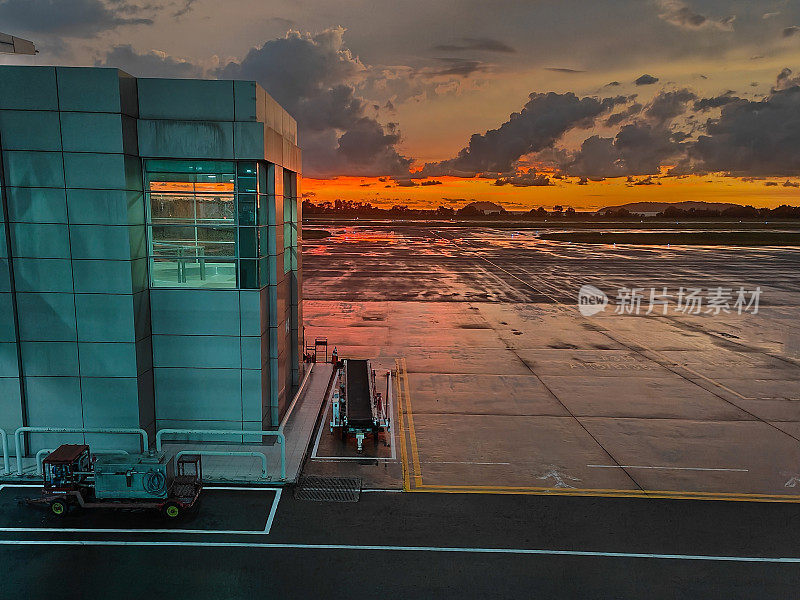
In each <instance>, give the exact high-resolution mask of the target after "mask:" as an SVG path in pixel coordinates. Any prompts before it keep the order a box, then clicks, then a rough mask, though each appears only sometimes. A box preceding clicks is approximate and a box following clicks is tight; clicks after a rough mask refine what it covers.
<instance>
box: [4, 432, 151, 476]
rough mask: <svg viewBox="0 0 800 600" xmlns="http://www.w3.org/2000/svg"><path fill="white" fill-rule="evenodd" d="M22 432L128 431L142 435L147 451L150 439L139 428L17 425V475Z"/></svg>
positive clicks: (20, 458)
mask: <svg viewBox="0 0 800 600" xmlns="http://www.w3.org/2000/svg"><path fill="white" fill-rule="evenodd" d="M23 433H129V434H133V433H135V434H137V435H140V436H142V452H147V450H148V448H149V447H150V441H149V438H148V437H147V432H146V431H145V430H144V429H139V428H134V427H130V428H107V427H19V428H18V429H17V430H16V431H15V432H14V448H15V450H16V452H17V475H20V476H21V475H22V434H23Z"/></svg>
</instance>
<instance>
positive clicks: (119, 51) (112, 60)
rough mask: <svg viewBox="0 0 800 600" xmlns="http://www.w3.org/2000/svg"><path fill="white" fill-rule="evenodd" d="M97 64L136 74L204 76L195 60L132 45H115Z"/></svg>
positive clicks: (185, 76) (151, 75) (184, 76)
mask: <svg viewBox="0 0 800 600" xmlns="http://www.w3.org/2000/svg"><path fill="white" fill-rule="evenodd" d="M95 66H104V67H116V68H117V69H122V70H123V71H126V72H128V73H130V74H131V75H136V76H142V77H143V76H147V77H175V78H179V79H180V78H193V77H202V76H203V68H202V67H201V66H200V65H197V64H195V63H193V62H190V61H186V60H180V59H176V58H173V57H171V56H169V55H168V54H166V53H165V52H158V51H155V50H151V51H149V52H143V53H139V52H136V50H134V49H133V47H132V46H130V45H124V46H114V47H112V48H111V50H109V51H108V53H107V54H106V55H105V57H104V58H103V59H102V60H98V61H97V62H96V63H95Z"/></svg>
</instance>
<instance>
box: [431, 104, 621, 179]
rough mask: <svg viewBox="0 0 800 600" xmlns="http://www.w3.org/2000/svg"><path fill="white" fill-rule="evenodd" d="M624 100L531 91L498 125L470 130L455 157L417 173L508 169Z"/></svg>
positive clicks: (589, 122) (592, 121) (590, 123)
mask: <svg viewBox="0 0 800 600" xmlns="http://www.w3.org/2000/svg"><path fill="white" fill-rule="evenodd" d="M627 101H628V98H627V97H625V96H617V97H614V98H603V99H602V100H601V99H598V98H594V97H585V98H578V97H577V96H576V95H575V94H573V93H571V92H568V93H566V94H558V93H555V92H549V93H534V94H531V95H530V96H529V100H528V102H527V103H526V104H525V106H524V107H523V108H522V110H521V111H520V112H518V113H513V114H512V115H511V116H510V118H509V119H508V121H506V122H505V123H503V124H502V125H501V126H500V127H498V128H497V129H490V130H489V131H486V132H485V133H476V134H474V135H473V136H472V137H471V138H470V140H469V144H468V145H467V147H465V148H463V149H462V150H461V151H460V152H459V153H458V155H457V156H456V157H455V158H452V159H450V160H445V161H442V162H439V163H428V164H427V165H425V167H424V169H423V171H422V173H421V175H423V176H429V175H443V174H452V175H456V176H472V175H475V174H476V173H481V172H495V173H503V172H507V171H511V170H512V167H513V163H514V161H516V160H517V159H519V158H520V157H521V156H523V155H525V154H529V153H531V152H538V151H540V150H544V149H545V148H549V147H551V146H552V145H553V143H554V142H555V141H556V140H557V139H559V138H560V137H561V136H562V135H564V133H566V132H567V131H569V130H570V129H574V128H580V127H590V126H591V125H592V124H593V123H594V121H595V119H596V118H597V117H598V116H600V115H601V114H603V113H604V112H606V111H608V110H611V109H612V108H613V107H614V106H616V105H618V104H622V103H625V102H627Z"/></svg>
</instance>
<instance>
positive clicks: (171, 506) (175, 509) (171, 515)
mask: <svg viewBox="0 0 800 600" xmlns="http://www.w3.org/2000/svg"><path fill="white" fill-rule="evenodd" d="M161 514H163V515H164V516H165V517H166V518H167V519H177V518H178V517H179V516H180V514H181V507H180V506H178V505H177V504H175V503H174V502H167V503H166V504H165V505H164V508H162V509H161Z"/></svg>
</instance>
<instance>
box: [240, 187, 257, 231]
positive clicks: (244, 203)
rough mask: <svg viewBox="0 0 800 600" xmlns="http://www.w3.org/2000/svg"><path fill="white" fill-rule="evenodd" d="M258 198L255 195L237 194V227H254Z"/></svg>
mask: <svg viewBox="0 0 800 600" xmlns="http://www.w3.org/2000/svg"><path fill="white" fill-rule="evenodd" d="M257 198H258V196H256V195H255V194H239V195H238V196H237V200H238V203H239V225H255V224H256V201H257V200H256V199H257Z"/></svg>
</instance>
